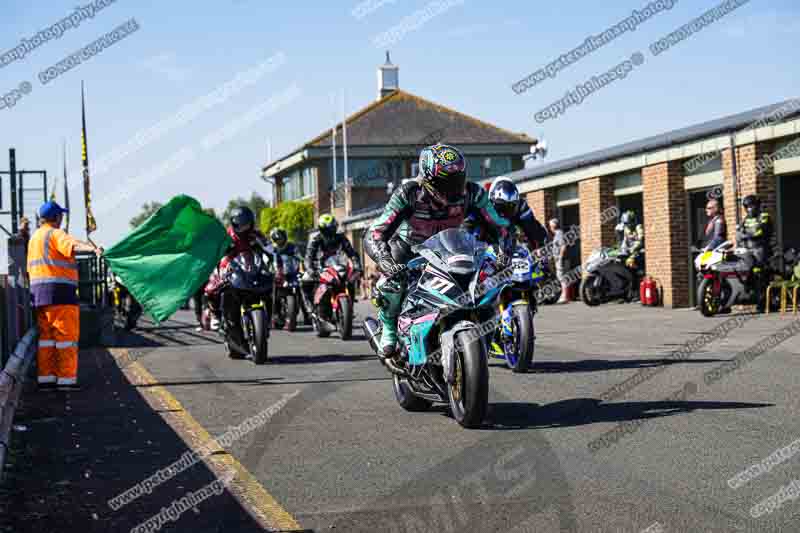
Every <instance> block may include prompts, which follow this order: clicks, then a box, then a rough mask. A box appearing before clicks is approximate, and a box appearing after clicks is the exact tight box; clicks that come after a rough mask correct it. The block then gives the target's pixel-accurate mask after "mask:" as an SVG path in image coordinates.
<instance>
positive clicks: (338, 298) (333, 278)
mask: <svg viewBox="0 0 800 533" xmlns="http://www.w3.org/2000/svg"><path fill="white" fill-rule="evenodd" d="M357 281H358V274H357V273H354V271H353V265H352V264H351V263H350V262H349V261H348V262H347V265H346V266H345V265H344V264H342V262H341V261H340V259H339V258H337V257H336V256H333V257H329V258H328V259H327V261H325V265H324V268H323V270H322V272H320V275H319V285H318V286H317V289H316V291H315V292H314V301H313V304H314V312H313V313H312V315H311V316H312V318H313V321H314V329H315V330H316V331H317V336H318V337H327V336H329V335H330V334H331V333H332V332H334V331H337V330H338V331H339V334H340V335H341V337H342V340H348V339H350V338H351V337H352V336H353V295H354V294H355V284H356V283H357Z"/></svg>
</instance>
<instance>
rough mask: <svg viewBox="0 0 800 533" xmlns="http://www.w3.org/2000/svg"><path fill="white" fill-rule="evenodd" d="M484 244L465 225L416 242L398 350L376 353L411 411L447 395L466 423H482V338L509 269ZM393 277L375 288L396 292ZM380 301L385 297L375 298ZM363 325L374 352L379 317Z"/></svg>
mask: <svg viewBox="0 0 800 533" xmlns="http://www.w3.org/2000/svg"><path fill="white" fill-rule="evenodd" d="M487 246H488V245H487V244H486V243H484V242H480V241H478V240H477V239H475V237H474V236H473V235H471V234H470V233H468V232H466V231H464V230H462V229H448V230H445V231H442V232H440V233H437V234H436V235H434V236H433V237H431V238H430V239H428V240H427V241H425V242H424V243H423V244H422V245H420V246H417V247H415V248H414V249H413V251H414V253H415V254H419V257H417V258H415V259H413V260H412V261H410V262H409V263H408V271H407V273H406V274H404V275H407V276H408V278H407V281H408V283H407V287H408V293H407V296H406V298H405V300H404V302H403V307H402V309H401V312H400V316H399V319H398V336H399V338H400V355H399V356H397V357H396V358H389V359H383V358H381V361H382V362H383V364H384V365H385V366H386V367H387V368H388V369H389V371H390V372H392V374H393V378H394V381H393V389H394V394H395V398H396V399H397V402H398V403H399V404H400V406H401V407H403V408H404V409H406V410H408V411H419V410H425V409H428V408H429V407H430V406H431V405H432V403H433V402H445V403H449V405H450V409H451V411H452V413H453V418H455V419H456V421H457V422H458V423H459V424H460V425H461V426H463V427H467V428H474V427H479V426H480V425H481V423H482V421H483V418H484V416H485V415H486V410H487V408H488V402H489V365H488V355H487V353H488V350H487V347H486V342H485V339H486V337H487V335H488V334H489V333H490V332H492V331H494V329H495V326H496V318H495V308H496V307H497V300H498V297H499V295H500V294H501V293H502V292H503V291H504V289H505V288H506V287H508V286H510V284H511V281H510V279H509V278H508V276H503V275H502V273H499V274H498V272H497V269H496V265H495V263H494V261H492V259H491V257H490V256H487V254H486V253H485V252H486V250H487ZM400 290H402V289H401V284H399V283H397V281H396V280H394V279H392V278H391V277H389V278H386V277H383V278H381V280H380V281H379V282H378V291H376V292H375V293H374V294H376V295H378V296H379V295H380V294H384V293H385V292H399V291H400ZM376 303H377V305H385V302H381V301H380V300H378V301H376ZM363 327H364V332H365V334H366V336H367V339H368V340H369V343H370V345H371V346H372V349H373V350H375V352H376V353H379V349H380V335H381V324H380V323H379V322H378V321H377V320H375V319H373V318H367V319H366V320H365V321H364V324H363Z"/></svg>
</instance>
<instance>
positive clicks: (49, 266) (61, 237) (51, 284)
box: [28, 202, 102, 386]
mask: <svg viewBox="0 0 800 533" xmlns="http://www.w3.org/2000/svg"><path fill="white" fill-rule="evenodd" d="M66 212H67V210H66V209H64V208H62V207H61V206H60V205H58V204H57V203H55V202H47V203H45V204H44V205H42V207H40V208H39V217H40V218H42V220H43V223H42V225H41V227H40V228H39V229H37V230H36V232H35V233H34V234H33V236H32V237H31V240H30V242H29V243H28V275H29V277H30V286H31V296H32V299H33V306H34V307H35V308H36V317H37V318H36V320H37V324H38V326H39V351H38V352H37V358H36V362H37V366H38V373H39V383H40V384H42V385H48V384H56V385H61V386H75V385H77V382H78V338H79V335H80V308H79V306H78V293H77V291H78V265H77V263H76V262H75V252H82V251H94V252H96V253H98V255H99V254H101V253H102V248H97V247H95V246H94V245H92V244H89V243H85V242H82V241H79V240H78V239H76V238H74V237H72V236H70V235H69V234H67V232H65V231H64V230H62V229H60V226H61V221H62V218H63V214H64V213H66Z"/></svg>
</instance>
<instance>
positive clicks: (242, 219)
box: [231, 205, 256, 235]
mask: <svg viewBox="0 0 800 533" xmlns="http://www.w3.org/2000/svg"><path fill="white" fill-rule="evenodd" d="M255 221H256V216H255V215H254V214H253V210H252V209H250V208H249V207H247V206H246V205H240V206H239V207H234V208H233V210H232V211H231V227H233V231H234V233H236V234H237V235H239V234H241V233H247V232H248V231H250V230H251V229H253V226H254V225H255Z"/></svg>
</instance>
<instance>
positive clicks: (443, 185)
mask: <svg viewBox="0 0 800 533" xmlns="http://www.w3.org/2000/svg"><path fill="white" fill-rule="evenodd" d="M419 173H420V177H421V178H422V185H423V186H424V187H425V188H426V189H427V190H428V191H430V193H431V194H432V195H433V196H434V198H436V199H437V200H439V201H440V202H443V203H446V202H448V201H453V200H457V199H459V198H461V197H463V196H464V188H465V187H466V183H467V160H466V159H465V158H464V154H462V153H461V152H460V151H459V150H458V149H457V148H454V147H452V146H449V145H446V144H434V145H433V146H428V147H427V148H423V149H422V152H420V154H419Z"/></svg>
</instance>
